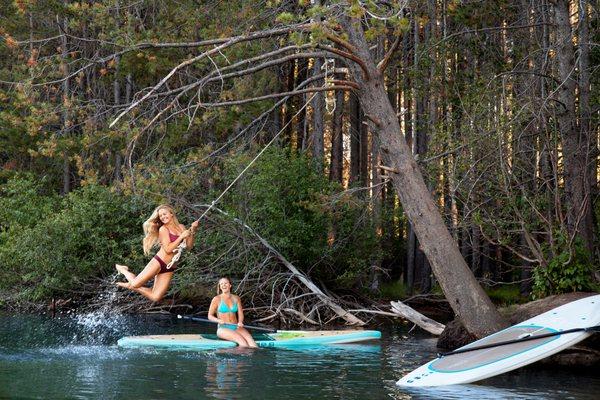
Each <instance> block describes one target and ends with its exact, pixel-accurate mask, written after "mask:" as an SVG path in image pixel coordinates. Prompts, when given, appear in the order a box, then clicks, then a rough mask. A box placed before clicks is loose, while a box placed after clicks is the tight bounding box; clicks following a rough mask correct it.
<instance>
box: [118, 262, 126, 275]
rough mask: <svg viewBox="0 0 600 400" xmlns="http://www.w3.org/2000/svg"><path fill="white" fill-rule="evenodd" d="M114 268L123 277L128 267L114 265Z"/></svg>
mask: <svg viewBox="0 0 600 400" xmlns="http://www.w3.org/2000/svg"><path fill="white" fill-rule="evenodd" d="M115 268H116V269H117V271H119V273H121V274H123V275H125V272H129V267H128V266H127V265H121V264H115Z"/></svg>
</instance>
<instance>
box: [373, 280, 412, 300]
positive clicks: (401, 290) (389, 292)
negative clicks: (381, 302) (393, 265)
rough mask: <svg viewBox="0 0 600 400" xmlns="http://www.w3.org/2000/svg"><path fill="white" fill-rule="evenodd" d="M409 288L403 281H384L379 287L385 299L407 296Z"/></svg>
mask: <svg viewBox="0 0 600 400" xmlns="http://www.w3.org/2000/svg"><path fill="white" fill-rule="evenodd" d="M407 293H408V288H407V287H406V285H405V284H404V283H403V282H401V281H398V280H396V281H393V282H389V283H383V284H382V285H381V287H380V288H379V294H380V295H381V297H382V298H383V299H386V300H398V299H404V298H406V296H407Z"/></svg>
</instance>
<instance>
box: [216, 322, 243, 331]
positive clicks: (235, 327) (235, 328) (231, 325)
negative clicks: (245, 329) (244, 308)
mask: <svg viewBox="0 0 600 400" xmlns="http://www.w3.org/2000/svg"><path fill="white" fill-rule="evenodd" d="M221 328H225V329H231V330H232V331H235V330H237V328H238V326H237V325H236V324H219V325H217V330H219V329H221Z"/></svg>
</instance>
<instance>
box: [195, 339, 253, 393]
mask: <svg viewBox="0 0 600 400" xmlns="http://www.w3.org/2000/svg"><path fill="white" fill-rule="evenodd" d="M256 351H260V350H257V349H244V348H240V347H233V348H227V349H219V350H216V351H215V352H214V353H213V354H214V357H211V358H209V359H208V360H207V362H206V373H205V379H206V385H205V386H204V391H205V393H206V395H207V397H209V398H215V399H234V398H238V396H239V392H240V389H241V388H242V386H244V382H245V379H244V378H245V374H246V372H247V371H248V370H249V368H248V365H249V361H248V357H251V356H252V355H253V354H254V352H256Z"/></svg>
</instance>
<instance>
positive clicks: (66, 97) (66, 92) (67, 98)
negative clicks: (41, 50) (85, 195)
mask: <svg viewBox="0 0 600 400" xmlns="http://www.w3.org/2000/svg"><path fill="white" fill-rule="evenodd" d="M60 21H61V29H60V45H61V46H60V48H61V57H60V70H61V72H62V76H63V77H64V78H65V79H64V80H63V82H62V107H63V111H62V129H61V136H62V137H63V138H64V137H66V136H68V135H69V132H70V130H71V116H70V113H69V110H70V109H71V104H70V102H71V93H70V86H69V79H68V78H67V77H68V76H69V66H68V64H67V58H68V56H69V52H68V50H67V45H68V43H67V34H66V29H67V26H68V21H67V19H66V17H65V18H61V19H60ZM65 142H66V141H65ZM65 146H66V143H65ZM70 191H71V163H70V161H69V153H68V151H67V150H66V149H64V150H63V186H62V194H63V195H65V194H68V193H69V192H70Z"/></svg>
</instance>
